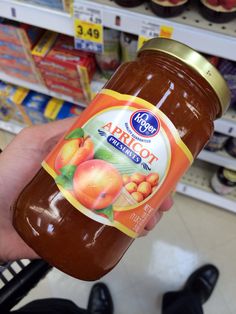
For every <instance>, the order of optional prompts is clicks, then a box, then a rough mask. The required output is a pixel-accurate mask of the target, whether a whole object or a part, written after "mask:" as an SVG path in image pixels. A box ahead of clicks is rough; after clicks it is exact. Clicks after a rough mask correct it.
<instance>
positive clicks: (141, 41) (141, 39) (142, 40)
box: [138, 35, 150, 50]
mask: <svg viewBox="0 0 236 314" xmlns="http://www.w3.org/2000/svg"><path fill="white" fill-rule="evenodd" d="M149 39H150V37H146V36H142V35H140V36H139V37H138V50H139V49H140V48H142V46H143V45H144V44H145V42H146V41H148V40H149Z"/></svg>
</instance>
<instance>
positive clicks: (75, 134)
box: [65, 128, 84, 140]
mask: <svg viewBox="0 0 236 314" xmlns="http://www.w3.org/2000/svg"><path fill="white" fill-rule="evenodd" d="M81 137H84V130H83V129H82V128H77V129H74V130H73V131H71V132H70V133H69V134H67V135H66V137H65V139H66V140H70V139H76V138H81Z"/></svg>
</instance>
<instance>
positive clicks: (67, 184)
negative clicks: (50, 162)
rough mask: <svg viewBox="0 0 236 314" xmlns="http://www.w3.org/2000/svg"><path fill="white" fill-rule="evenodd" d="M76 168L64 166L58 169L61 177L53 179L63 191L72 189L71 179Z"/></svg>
mask: <svg viewBox="0 0 236 314" xmlns="http://www.w3.org/2000/svg"><path fill="white" fill-rule="evenodd" d="M75 170H76V166H73V165H66V166H64V167H63V168H61V169H60V171H61V175H59V176H57V177H56V178H55V182H56V184H58V185H60V186H62V187H63V188H64V189H67V190H71V189H72V188H73V177H74V174H75Z"/></svg>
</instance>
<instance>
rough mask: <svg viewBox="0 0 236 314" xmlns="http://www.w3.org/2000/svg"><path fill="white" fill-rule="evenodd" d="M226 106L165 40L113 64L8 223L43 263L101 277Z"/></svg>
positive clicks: (200, 64) (190, 55)
mask: <svg viewBox="0 0 236 314" xmlns="http://www.w3.org/2000/svg"><path fill="white" fill-rule="evenodd" d="M229 100H230V94H229V90H228V87H227V85H226V83H225V81H224V79H223V78H222V76H221V75H220V74H219V72H218V71H217V70H216V69H215V68H214V66H213V65H211V64H210V63H209V62H208V61H207V60H206V59H205V58H203V57H202V56H201V55H200V54H199V53H197V52H195V51H194V50H193V49H191V48H189V47H187V46H185V45H183V44H181V43H179V42H176V41H174V40H170V39H164V38H155V39H152V40H150V41H147V42H146V43H145V45H144V46H143V47H142V49H141V50H140V51H139V53H138V56H137V58H136V60H135V61H133V62H128V63H124V64H122V65H121V66H120V67H119V68H118V70H117V71H116V72H115V74H114V75H113V76H112V78H111V79H110V80H109V81H108V82H107V84H106V85H105V87H104V89H103V90H102V91H101V92H100V93H99V94H98V95H97V96H96V97H95V99H94V100H93V101H92V103H91V105H90V106H88V107H87V109H86V110H85V111H84V112H83V113H82V114H81V115H80V116H79V117H78V120H77V121H76V122H75V124H74V125H73V126H72V127H71V129H70V130H69V131H68V132H67V133H66V135H65V136H63V138H62V139H61V141H59V143H58V144H57V145H56V147H55V149H53V151H52V152H51V153H50V154H49V156H48V157H47V158H46V159H45V161H44V162H43V163H42V169H41V170H40V171H39V172H38V174H37V175H36V176H35V177H34V178H33V180H32V181H31V182H30V183H29V184H28V185H27V186H26V187H25V189H24V190H23V191H22V193H21V194H20V195H19V197H18V199H17V200H16V202H15V204H14V222H13V223H14V226H15V228H16V230H17V231H18V233H19V234H20V236H21V237H22V238H23V239H24V241H25V242H26V243H27V244H28V245H29V246H30V247H32V248H33V249H34V250H35V252H37V254H38V255H39V256H41V257H42V258H44V259H45V260H47V261H48V262H49V263H50V264H51V265H54V266H55V267H57V268H59V269H60V270H62V271H64V272H65V273H67V274H69V275H71V276H74V277H76V278H79V279H82V280H97V279H99V278H100V277H102V276H103V275H105V274H106V273H107V272H109V271H110V270H111V269H112V268H113V267H115V265H116V264H117V263H118V262H119V260H120V259H121V258H122V256H123V255H124V253H125V251H126V250H127V249H128V248H129V246H130V245H131V244H132V242H133V241H134V239H135V238H136V237H138V235H139V234H141V233H142V232H143V230H144V228H145V226H146V224H147V222H148V221H149V219H150V217H151V216H152V215H154V214H155V212H156V211H157V209H158V207H159V206H160V204H161V203H162V202H163V200H164V199H165V198H166V197H167V195H168V194H169V193H170V192H171V191H172V190H173V189H174V187H175V185H176V184H177V182H178V180H179V179H180V178H181V176H182V175H183V173H184V172H185V171H186V170H187V169H188V168H189V167H190V165H191V163H192V161H193V159H194V158H195V157H196V156H197V155H198V154H199V152H200V151H201V149H202V148H203V147H204V146H205V144H206V143H207V142H208V140H209V138H210V137H211V135H212V133H213V125H214V124H213V121H214V120H215V119H217V118H219V117H221V115H222V114H223V113H224V112H225V110H226V109H227V107H228V104H229Z"/></svg>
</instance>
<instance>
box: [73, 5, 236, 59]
mask: <svg viewBox="0 0 236 314" xmlns="http://www.w3.org/2000/svg"><path fill="white" fill-rule="evenodd" d="M76 2H77V3H78V4H83V3H85V4H86V5H87V6H89V5H90V4H91V8H92V9H93V10H96V9H99V10H100V11H101V12H102V15H103V25H104V26H106V27H109V28H114V29H117V30H121V31H124V32H128V33H132V34H136V35H140V34H141V29H142V27H143V24H145V25H147V24H149V26H150V25H166V26H171V27H173V36H172V38H173V39H176V40H178V41H181V42H183V43H185V44H187V45H189V46H191V47H192V48H194V49H196V50H199V51H201V52H203V53H208V54H212V55H216V56H219V57H224V58H226V59H229V60H236V55H235V51H236V23H235V21H233V22H230V23H227V24H225V25H222V24H214V23H210V22H209V21H207V20H205V19H204V18H203V17H202V16H201V15H200V14H199V12H198V8H197V5H196V3H195V1H192V3H195V5H194V4H192V5H191V6H189V8H188V9H187V10H186V11H185V12H184V13H183V14H182V15H180V16H178V17H175V18H171V19H163V18H160V17H158V16H156V15H154V13H152V11H151V10H150V8H149V5H148V3H146V4H143V5H140V6H138V7H136V8H132V9H130V8H129V9H127V8H123V7H120V6H118V5H116V4H115V2H114V1H112V0H96V1H94V0H75V3H76Z"/></svg>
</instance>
